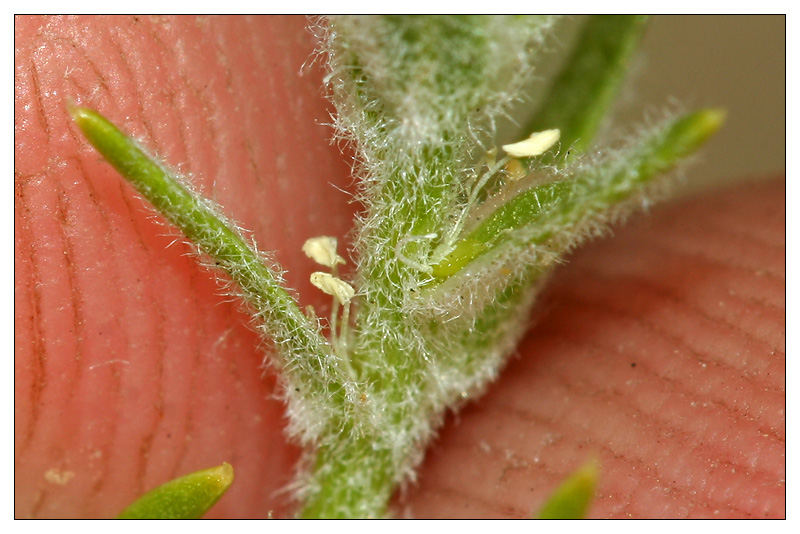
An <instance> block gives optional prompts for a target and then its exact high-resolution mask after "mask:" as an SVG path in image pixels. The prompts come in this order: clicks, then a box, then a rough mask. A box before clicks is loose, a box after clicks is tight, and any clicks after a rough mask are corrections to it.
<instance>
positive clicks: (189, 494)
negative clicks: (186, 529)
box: [117, 462, 233, 519]
mask: <svg viewBox="0 0 800 534" xmlns="http://www.w3.org/2000/svg"><path fill="white" fill-rule="evenodd" d="M232 482H233V467H232V466H231V465H230V464H229V463H227V462H225V463H223V464H222V465H219V466H217V467H212V468H210V469H203V470H201V471H195V472H194V473H190V474H188V475H186V476H183V477H180V478H176V479H174V480H171V481H169V482H167V483H166V484H163V485H161V486H159V487H157V488H155V489H154V490H151V491H149V492H148V493H146V494H144V495H143V496H142V497H140V498H139V499H137V500H136V502H134V503H133V504H131V505H130V506H128V507H127V508H126V509H125V510H123V512H122V513H121V514H120V515H119V516H117V519H199V518H200V517H201V516H202V515H203V514H205V513H206V511H208V509H209V508H211V507H212V506H213V505H214V504H215V503H216V502H217V501H218V500H219V498H220V497H222V495H223V494H224V493H225V492H226V491H227V489H228V488H229V487H230V485H231V483H232Z"/></svg>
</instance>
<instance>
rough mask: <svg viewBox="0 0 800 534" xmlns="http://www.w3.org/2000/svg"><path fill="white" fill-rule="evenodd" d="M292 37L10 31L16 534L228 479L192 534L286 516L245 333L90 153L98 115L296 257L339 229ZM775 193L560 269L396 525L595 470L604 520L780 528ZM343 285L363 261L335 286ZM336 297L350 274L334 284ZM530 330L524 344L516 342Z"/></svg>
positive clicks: (296, 21) (119, 29)
mask: <svg viewBox="0 0 800 534" xmlns="http://www.w3.org/2000/svg"><path fill="white" fill-rule="evenodd" d="M305 24H306V21H305V20H304V19H302V18H280V17H267V18H255V19H246V18H237V17H233V18H228V17H221V18H213V17H212V18H207V19H196V18H180V17H179V18H150V17H142V18H137V17H92V18H81V17H79V18H42V17H20V18H18V19H17V20H16V25H15V30H16V42H15V45H16V54H15V65H16V73H15V89H16V91H15V179H14V188H15V210H14V214H15V241H14V244H15V256H14V258H15V302H14V304H15V516H16V517H19V518H23V517H37V518H52V517H60V518H105V517H113V516H114V515H115V514H116V513H118V512H119V511H120V510H121V509H123V508H124V507H125V506H126V505H127V504H129V503H130V502H131V501H132V500H133V499H135V498H136V496H137V495H139V494H141V493H143V492H144V491H147V490H148V489H150V488H152V487H154V486H156V485H158V484H161V483H163V482H165V481H167V480H169V479H171V478H174V477H176V476H179V475H182V474H186V473H188V472H191V471H194V470H197V469H201V468H205V467H209V466H212V465H218V464H220V463H222V462H223V461H227V462H230V463H231V464H233V466H234V469H235V470H236V480H235V482H234V484H233V486H232V488H231V489H230V491H229V492H228V494H226V496H225V497H223V499H222V500H221V501H220V502H219V503H218V504H217V505H216V506H215V507H214V508H213V510H212V511H211V512H210V513H209V514H208V517H228V518H233V517H266V516H267V514H268V513H270V512H272V514H273V516H275V517H286V516H290V515H291V513H292V510H293V509H294V508H293V504H292V502H291V499H290V496H289V494H288V493H287V492H285V491H281V488H283V487H284V486H285V484H286V483H288V482H289V481H290V479H291V476H292V472H293V469H294V467H295V464H296V460H297V458H298V455H299V449H298V448H297V447H296V446H294V445H292V444H290V443H289V442H288V441H287V439H286V437H285V435H284V433H283V426H284V424H285V419H284V415H283V406H282V404H281V402H280V401H279V400H278V399H276V395H277V394H278V393H279V386H278V385H277V384H276V376H275V373H274V372H273V371H272V370H269V369H266V370H263V369H262V367H261V365H262V359H263V354H264V350H266V351H269V350H270V349H269V348H268V347H267V348H266V349H264V348H263V347H259V340H258V337H257V336H256V334H255V333H253V331H252V330H250V329H249V328H248V326H247V322H248V315H247V313H246V311H245V310H243V309H242V307H241V306H240V305H239V304H237V302H236V301H235V300H234V299H232V298H231V297H230V296H227V294H226V293H225V291H223V290H220V286H219V285H218V284H217V282H216V281H215V277H214V275H213V274H212V273H210V272H209V271H207V270H205V269H203V268H202V267H199V266H198V265H197V262H196V261H195V259H194V257H191V256H190V255H188V254H187V252H189V250H190V248H189V247H188V246H187V245H186V244H185V243H183V242H181V241H180V239H177V241H176V237H177V234H176V232H175V231H174V230H173V229H170V228H168V227H166V226H164V225H160V224H158V221H159V217H157V216H154V215H153V214H152V212H150V211H148V210H147V209H146V208H144V207H143V203H142V202H141V201H140V200H139V199H138V197H137V196H136V194H135V193H134V192H133V191H132V190H131V189H130V187H128V186H127V185H126V184H124V183H123V182H122V181H121V179H120V178H119V177H118V175H116V173H115V172H114V171H113V170H112V169H111V168H110V167H109V166H108V165H107V164H105V163H104V162H102V161H101V159H100V158H99V156H98V155H97V154H96V153H95V152H94V151H93V150H92V149H91V148H90V147H89V146H88V144H87V143H86V142H85V141H83V140H82V139H81V138H80V136H79V135H78V132H77V130H76V128H75V127H74V125H73V124H71V122H70V120H69V118H68V115H67V112H66V107H65V103H66V99H67V98H72V99H74V100H75V101H77V102H78V103H80V104H83V105H88V106H91V107H94V108H95V109H98V110H99V111H101V112H102V113H104V114H105V115H106V116H108V117H109V118H110V119H111V120H113V121H114V122H116V123H117V124H118V125H120V126H122V127H123V128H125V129H127V130H128V131H130V132H132V133H133V134H134V135H136V136H137V137H138V138H139V139H141V140H142V141H143V144H144V145H145V146H146V147H147V148H148V149H149V150H151V151H152V152H154V153H157V154H159V155H160V156H161V157H162V158H163V159H164V160H165V161H166V162H168V163H169V164H170V165H171V166H172V167H173V168H178V169H179V171H180V172H181V173H183V174H184V175H186V176H191V181H192V183H194V184H195V186H196V187H197V188H198V189H200V190H201V191H203V192H204V193H205V194H207V195H209V196H210V197H212V198H214V199H215V200H216V201H217V202H218V203H219V204H221V205H222V206H224V211H225V213H226V214H227V215H229V216H230V217H232V218H234V219H235V220H237V221H239V222H240V223H241V225H242V226H243V227H245V228H248V229H250V230H252V233H253V236H254V237H255V238H256V240H257V241H258V243H259V244H260V246H261V248H262V249H263V250H269V251H275V252H274V255H273V258H274V259H275V260H277V261H278V262H279V263H280V264H281V265H282V266H283V267H284V268H285V269H287V270H288V272H287V274H286V279H287V283H288V285H289V286H290V287H293V288H296V289H297V290H298V292H299V295H300V301H301V304H302V305H307V304H311V305H313V306H314V307H315V308H316V310H317V312H318V314H319V315H321V316H324V315H327V313H328V311H329V306H330V304H329V300H328V298H327V297H325V296H324V295H322V294H321V293H319V292H318V291H317V290H315V289H314V288H313V287H312V286H311V285H310V284H309V282H308V277H309V275H310V273H311V272H312V271H313V270H315V268H314V266H313V265H312V264H311V262H310V260H308V259H307V258H305V256H304V255H303V254H302V253H301V252H300V246H301V245H302V243H303V241H304V240H305V239H306V238H308V237H310V236H315V235H322V234H325V235H333V236H339V237H340V238H342V239H343V238H344V237H345V236H346V235H347V232H348V231H349V229H350V226H351V219H352V215H353V212H354V210H355V209H356V208H357V207H356V206H354V205H353V204H350V203H349V200H350V197H349V195H348V194H345V193H343V192H341V191H340V190H338V189H337V188H339V189H344V190H352V180H351V178H350V172H349V167H348V164H347V159H346V158H343V157H342V156H341V154H340V153H339V149H338V147H337V146H336V145H331V144H329V142H328V139H329V137H330V134H331V130H330V129H329V128H327V127H325V126H323V125H321V124H320V123H325V122H328V121H329V115H328V114H329V112H330V109H329V108H328V106H327V104H326V101H325V100H324V98H323V96H322V93H321V90H320V84H321V78H322V75H323V74H322V72H321V69H319V68H318V65H312V66H310V67H307V68H306V69H304V75H303V76H298V71H299V70H300V66H301V65H302V64H303V63H304V62H305V61H306V60H307V59H308V58H309V56H310V54H311V51H312V50H313V39H312V37H311V36H310V35H309V34H308V33H307V32H305V31H304V30H303V28H304V26H305ZM784 191H785V183H784V181H783V179H782V178H779V179H774V180H769V181H766V182H762V183H760V184H752V185H745V186H738V187H737V188H736V189H729V190H724V191H717V192H713V193H707V194H706V195H705V196H701V197H697V198H693V199H686V200H682V201H678V202H673V203H671V204H669V205H666V206H664V207H659V208H655V209H652V210H651V212H650V214H649V215H646V216H637V217H634V218H633V220H631V221H629V223H628V225H626V226H625V227H623V228H615V230H614V234H615V235H614V236H613V237H610V238H606V239H603V240H602V241H598V242H595V243H593V244H591V245H589V246H587V247H584V248H582V249H581V250H579V251H577V252H575V253H574V255H573V256H572V258H571V260H570V263H569V264H568V265H565V266H562V267H559V269H557V271H556V272H555V273H554V275H553V277H552V280H551V285H550V286H549V287H548V289H547V290H546V291H545V292H544V294H543V295H542V297H541V299H540V302H539V305H538V307H537V311H536V314H535V315H536V317H535V326H534V327H533V328H532V329H531V330H530V332H529V333H528V334H527V336H526V337H525V339H524V341H523V342H522V344H521V345H520V349H519V354H518V355H517V356H515V357H514V358H512V360H511V361H510V362H509V364H508V366H507V368H506V369H505V371H504V372H503V374H502V377H501V378H500V379H499V380H498V381H497V382H496V383H494V384H492V385H491V386H490V388H489V389H488V392H487V394H486V395H485V396H484V397H483V398H481V399H480V400H479V401H477V402H473V403H469V404H468V405H466V406H465V407H464V408H463V409H462V411H461V412H460V413H459V414H458V415H457V416H451V417H449V418H448V420H447V422H446V424H445V426H444V427H443V428H442V430H441V432H440V436H439V438H438V439H437V440H436V441H435V442H434V443H433V444H432V445H431V447H430V449H429V452H428V455H427V457H426V459H425V461H424V463H423V465H422V466H421V470H420V473H419V477H418V482H417V483H416V484H414V485H412V486H410V487H409V488H408V490H407V491H405V492H402V493H401V494H399V495H398V496H397V498H396V502H395V503H394V509H395V512H396V514H397V515H399V516H414V517H431V518H433V517H469V518H478V517H529V516H530V515H531V513H532V512H534V511H535V510H536V508H537V507H538V506H539V504H540V503H541V502H542V500H543V499H544V498H545V497H546V495H547V494H548V493H549V492H550V491H551V490H552V489H553V488H554V487H555V486H556V485H557V484H558V482H559V481H560V480H561V479H562V478H563V477H564V476H565V475H566V474H567V473H569V472H570V471H572V470H573V469H575V468H576V467H577V466H578V465H579V464H581V463H582V462H583V461H584V460H585V459H586V458H588V457H590V456H594V457H596V458H598V459H599V461H600V463H601V466H602V474H601V482H600V485H599V489H598V498H597V500H596V501H595V504H594V506H593V508H592V510H591V515H592V516H593V517H615V518H621V517H675V518H677V517H697V518H730V517H756V518H776V517H783V516H784V515H785V486H784V478H785V428H786V425H785V414H784V410H785V330H784V325H785V192H784ZM349 264H350V265H352V262H349ZM345 274H346V271H345ZM533 323H534V321H532V324H533Z"/></svg>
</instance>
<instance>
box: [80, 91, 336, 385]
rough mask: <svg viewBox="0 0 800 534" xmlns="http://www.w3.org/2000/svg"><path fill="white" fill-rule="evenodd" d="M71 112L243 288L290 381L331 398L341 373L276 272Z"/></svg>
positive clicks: (186, 194)
mask: <svg viewBox="0 0 800 534" xmlns="http://www.w3.org/2000/svg"><path fill="white" fill-rule="evenodd" d="M70 113H71V114H72V117H73V118H74V120H75V122H76V123H77V125H78V127H80V129H81V131H82V132H83V134H84V135H85V136H86V138H87V139H88V140H89V142H90V143H91V144H92V145H94V147H95V148H96V149H97V150H98V151H99V152H100V153H101V154H102V155H103V157H104V158H105V159H106V160H107V161H108V162H109V163H110V164H111V165H112V166H113V167H114V168H115V169H117V171H119V173H120V174H121V175H122V176H123V177H124V178H125V179H127V180H128V181H129V182H130V183H131V184H132V185H133V186H134V187H135V188H136V190H137V191H139V193H141V195H142V196H144V197H145V199H147V200H148V201H149V202H150V203H151V204H152V205H153V206H154V207H155V208H156V210H158V211H159V212H160V213H161V214H162V215H164V216H165V217H166V218H167V219H168V220H169V221H170V222H171V223H172V224H174V225H175V226H177V227H178V229H180V230H181V232H183V234H184V235H185V236H186V237H187V238H188V239H189V240H190V241H191V242H192V243H194V245H196V246H197V247H198V248H199V249H200V250H201V251H202V252H204V253H205V254H207V255H208V256H210V257H211V258H212V259H213V260H214V263H215V265H216V266H217V267H219V268H220V269H222V270H224V271H225V272H226V273H227V274H228V275H229V276H230V277H231V279H232V280H233V281H234V282H236V284H237V285H238V286H239V287H240V288H241V290H242V296H243V298H244V299H245V300H246V301H247V302H248V303H249V304H250V305H251V306H252V307H253V308H254V310H255V312H256V315H257V317H258V318H259V319H260V320H261V321H263V325H264V328H265V330H266V333H267V334H268V335H269V336H270V337H271V338H272V339H273V341H274V342H275V345H276V346H277V347H278V348H279V349H280V350H281V354H282V355H283V356H284V357H285V358H286V359H288V360H293V361H290V362H289V363H290V364H291V365H289V366H288V367H289V368H290V369H291V370H290V372H289V375H290V376H289V378H290V379H291V378H292V373H296V374H298V375H299V374H302V375H303V376H302V378H303V380H302V384H304V387H306V389H308V388H307V386H308V385H309V384H319V385H320V386H321V387H320V388H319V390H318V391H319V392H320V394H321V395H328V394H329V392H328V389H330V382H327V380H328V379H329V378H331V377H334V378H336V379H338V378H340V377H341V376H342V374H341V373H342V371H341V369H340V368H339V367H338V362H337V360H336V359H335V357H333V356H332V353H331V350H330V345H329V344H328V343H327V341H326V340H325V339H324V338H323V337H322V335H321V334H320V333H319V330H318V328H317V325H316V323H314V322H312V321H311V320H309V319H308V317H306V316H305V315H304V314H303V312H302V311H301V310H300V308H299V307H298V305H297V303H296V302H295V300H294V299H293V298H292V297H291V296H290V295H289V293H288V292H287V291H286V290H285V289H284V288H283V286H282V279H281V276H280V274H279V273H278V271H276V270H275V269H274V268H272V267H270V266H268V265H266V264H265V263H264V262H263V261H262V259H261V258H260V257H259V255H258V253H257V252H256V251H255V250H254V249H253V248H251V247H250V246H249V245H248V243H247V242H246V241H245V240H244V238H243V237H242V236H241V235H240V234H239V233H238V232H237V231H236V230H235V229H234V228H233V227H232V226H229V225H228V224H227V223H226V222H225V221H224V220H223V218H222V217H221V216H220V215H218V214H217V213H216V211H215V209H214V207H212V205H211V203H210V202H209V201H207V200H205V199H204V198H202V197H201V196H200V195H197V194H195V193H193V192H192V191H190V190H189V189H188V188H187V187H186V186H185V185H183V184H182V183H181V182H180V181H179V180H178V179H177V178H176V177H174V176H172V175H171V174H170V172H169V171H167V170H165V169H164V168H163V167H161V166H160V165H159V164H158V163H156V162H155V161H153V159H152V158H151V157H150V156H148V155H147V154H146V153H145V152H144V151H143V150H142V149H141V148H140V147H139V146H138V145H137V143H136V142H135V141H134V140H133V139H131V138H130V137H128V136H127V135H126V134H124V133H123V132H121V131H120V130H119V129H118V128H117V127H116V126H114V125H113V124H112V123H111V122H110V121H108V120H107V119H106V118H105V117H103V116H102V115H101V114H100V113H98V112H96V111H93V110H91V109H87V108H83V107H76V106H72V107H70ZM298 360H302V365H298V364H297V361H298Z"/></svg>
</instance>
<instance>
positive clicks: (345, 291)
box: [311, 272, 356, 306]
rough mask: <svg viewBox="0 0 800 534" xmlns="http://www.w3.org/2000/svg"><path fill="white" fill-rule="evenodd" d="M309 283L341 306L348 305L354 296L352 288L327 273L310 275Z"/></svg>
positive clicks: (354, 292)
mask: <svg viewBox="0 0 800 534" xmlns="http://www.w3.org/2000/svg"><path fill="white" fill-rule="evenodd" d="M311 283H312V284H314V286H316V287H318V288H319V289H321V290H322V291H323V292H324V293H327V294H328V295H333V297H334V298H335V299H336V300H338V301H339V304H341V305H343V306H344V305H347V304H349V303H350V299H352V298H353V295H355V294H356V291H355V289H353V286H351V285H350V284H348V283H347V282H345V281H344V280H342V279H340V278H336V277H335V276H333V275H332V274H328V273H321V272H316V273H311Z"/></svg>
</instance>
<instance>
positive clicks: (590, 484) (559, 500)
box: [538, 460, 600, 519]
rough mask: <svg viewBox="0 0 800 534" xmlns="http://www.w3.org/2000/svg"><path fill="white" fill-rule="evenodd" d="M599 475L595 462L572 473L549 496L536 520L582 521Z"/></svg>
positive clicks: (592, 461)
mask: <svg viewBox="0 0 800 534" xmlns="http://www.w3.org/2000/svg"><path fill="white" fill-rule="evenodd" d="M599 475H600V467H599V464H598V463H597V461H596V460H589V461H588V462H586V463H585V464H583V465H582V466H581V467H579V468H578V469H577V470H576V471H575V472H573V473H572V474H571V475H570V476H569V477H568V478H567V479H566V480H565V481H564V482H562V484H561V485H560V486H559V487H558V488H557V489H556V490H555V491H554V492H553V493H552V494H551V495H550V498H549V499H548V500H547V502H546V503H545V505H544V506H543V507H542V510H541V511H540V512H539V515H538V519H584V518H585V517H586V513H587V512H588V511H589V505H590V504H591V501H592V499H593V498H594V490H595V486H596V485H597V479H598V477H599Z"/></svg>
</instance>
